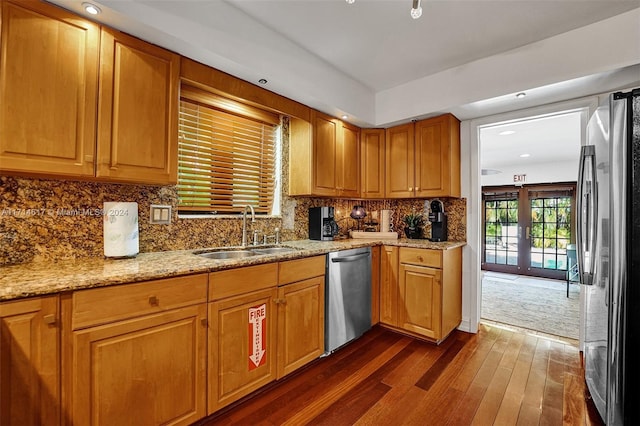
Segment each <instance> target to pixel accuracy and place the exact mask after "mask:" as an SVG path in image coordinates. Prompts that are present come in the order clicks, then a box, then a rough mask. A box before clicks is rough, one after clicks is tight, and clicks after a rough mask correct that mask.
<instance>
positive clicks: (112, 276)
mask: <svg viewBox="0 0 640 426" xmlns="http://www.w3.org/2000/svg"><path fill="white" fill-rule="evenodd" d="M380 244H384V245H392V246H401V247H415V248H426V249H436V250H450V249H452V248H456V247H461V246H463V245H465V244H466V243H465V242H457V241H447V242H441V243H434V242H431V241H429V240H410V239H398V240H390V239H387V240H376V239H345V240H336V241H312V240H300V241H286V242H283V243H282V245H283V246H286V247H293V248H296V249H298V250H296V251H293V252H290V253H279V254H270V255H259V256H250V257H245V258H240V259H225V260H216V259H207V258H205V257H202V256H196V255H195V254H194V253H195V252H201V251H203V250H206V249H199V250H181V251H167V252H154V253H140V254H139V255H138V256H136V257H134V258H129V259H105V258H79V259H69V260H61V261H58V262H33V263H25V264H20V265H13V266H6V267H0V301H5V300H11V299H19V298H23V297H29V296H39V295H46V294H56V293H61V292H66V291H73V290H81V289H87V288H94V287H103V286H109V285H117V284H125V283H133V282H139V281H148V280H152V279H160V278H168V277H175V276H179V275H188V274H196V273H205V272H213V271H218V270H223V269H231V268H238V267H242V266H250V265H256V264H261V263H268V262H276V261H282V260H291V259H298V258H303V257H309V256H314V255H322V254H326V253H328V252H331V251H337V250H347V249H351V248H357V247H367V246H375V245H380ZM216 248H218V249H219V247H216ZM228 248H229V249H230V248H231V247H228ZM236 248H237V247H236Z"/></svg>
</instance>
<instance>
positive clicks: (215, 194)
mask: <svg viewBox="0 0 640 426" xmlns="http://www.w3.org/2000/svg"><path fill="white" fill-rule="evenodd" d="M279 124H280V117H279V116H278V115H276V114H273V113H271V112H268V111H263V110H261V109H258V108H255V107H252V106H249V105H244V104H242V103H240V102H236V101H233V100H230V99H226V98H223V97H221V96H218V95H215V94H213V93H209V92H206V91H204V90H201V89H198V88H195V87H191V86H186V85H183V86H182V87H181V93H180V118H179V135H180V140H179V143H178V196H179V203H178V210H179V211H180V212H182V213H184V212H192V213H222V214H224V213H241V212H242V211H243V208H244V206H245V205H247V204H249V205H251V206H253V207H254V209H255V211H256V213H263V214H274V213H277V212H278V211H277V206H276V205H275V204H276V202H275V201H274V200H277V199H279V198H276V197H274V194H275V193H276V192H277V191H279V180H280V179H279V168H278V167H276V166H277V162H278V161H279V159H278V152H279V132H280V126H279ZM274 207H275V208H274Z"/></svg>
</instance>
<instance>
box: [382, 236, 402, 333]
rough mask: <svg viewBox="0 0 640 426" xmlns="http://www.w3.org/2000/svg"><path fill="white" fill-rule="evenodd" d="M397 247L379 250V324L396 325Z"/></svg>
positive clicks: (383, 247)
mask: <svg viewBox="0 0 640 426" xmlns="http://www.w3.org/2000/svg"><path fill="white" fill-rule="evenodd" d="M398 251H399V248H398V247H393V246H386V245H385V246H382V247H381V249H380V323H382V324H386V325H390V326H392V327H397V325H398Z"/></svg>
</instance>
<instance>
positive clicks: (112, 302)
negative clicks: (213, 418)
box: [62, 274, 207, 425]
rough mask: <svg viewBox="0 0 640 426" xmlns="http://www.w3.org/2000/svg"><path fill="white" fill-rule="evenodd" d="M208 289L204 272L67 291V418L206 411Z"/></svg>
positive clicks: (153, 418) (155, 420)
mask: <svg viewBox="0 0 640 426" xmlns="http://www.w3.org/2000/svg"><path fill="white" fill-rule="evenodd" d="M185 294H187V295H188V297H185ZM206 295H207V275H206V274H201V275H192V276H186V277H178V278H172V279H164V280H154V281H148V282H144V283H138V284H129V285H125V286H113V287H105V288H99V289H90V290H82V291H79V292H75V293H73V294H72V295H70V296H63V299H62V301H63V304H62V308H63V311H64V312H65V313H64V326H65V332H64V337H63V342H64V345H63V353H64V356H63V371H65V376H66V378H65V382H64V383H65V384H64V386H65V387H64V389H67V390H66V391H65V394H66V398H67V400H66V407H67V412H68V414H69V416H70V419H69V422H68V423H70V424H74V425H139V424H153V425H159V424H170V425H188V424H192V423H193V422H195V421H197V420H198V419H200V418H202V417H204V416H205V415H206V371H207V370H206V368H207V305H206ZM87 312H94V314H95V315H93V316H88V315H86V313H87ZM90 324H93V325H90Z"/></svg>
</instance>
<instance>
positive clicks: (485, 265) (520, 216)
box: [482, 183, 575, 279]
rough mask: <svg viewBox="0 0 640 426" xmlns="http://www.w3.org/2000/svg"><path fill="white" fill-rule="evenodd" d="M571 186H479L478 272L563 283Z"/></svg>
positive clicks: (570, 221)
mask: <svg viewBox="0 0 640 426" xmlns="http://www.w3.org/2000/svg"><path fill="white" fill-rule="evenodd" d="M574 194H575V184H574V183H568V184H562V185H557V184H552V185H551V184H550V185H523V186H521V187H513V186H511V187H483V188H482V203H483V218H482V219H483V223H484V226H483V235H482V240H483V250H482V269H484V270H487V271H496V272H506V273H511V274H518V275H531V276H536V277H543V278H554V279H565V278H566V273H567V246H568V245H569V244H572V243H573V242H574V240H575V237H574V232H573V228H574V225H573V224H574V223H575V220H574V217H575V208H574V203H575V195H574Z"/></svg>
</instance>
